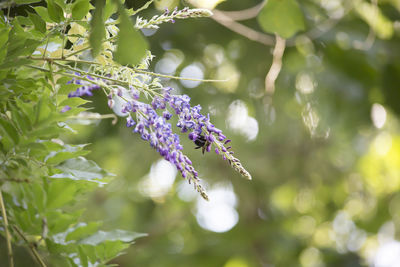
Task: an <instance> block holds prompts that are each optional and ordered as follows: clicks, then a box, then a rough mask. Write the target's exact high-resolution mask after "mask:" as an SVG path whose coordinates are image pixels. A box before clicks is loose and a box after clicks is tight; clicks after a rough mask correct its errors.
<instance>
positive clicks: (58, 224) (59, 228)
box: [46, 210, 83, 234]
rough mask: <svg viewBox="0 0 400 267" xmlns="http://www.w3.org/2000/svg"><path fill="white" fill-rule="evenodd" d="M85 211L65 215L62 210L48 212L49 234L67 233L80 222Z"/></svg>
mask: <svg viewBox="0 0 400 267" xmlns="http://www.w3.org/2000/svg"><path fill="white" fill-rule="evenodd" d="M82 213H83V210H78V211H74V212H68V213H64V212H63V211H60V210H51V211H47V212H46V218H47V225H48V228H49V233H50V234H54V233H60V232H63V231H66V230H67V229H69V228H70V226H71V225H72V224H74V223H76V221H77V220H78V218H79V217H80V216H81V215H82Z"/></svg>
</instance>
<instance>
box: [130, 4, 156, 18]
mask: <svg viewBox="0 0 400 267" xmlns="http://www.w3.org/2000/svg"><path fill="white" fill-rule="evenodd" d="M153 2H154V0H150V1H148V2H147V3H146V4H144V5H143V6H142V7H141V8H139V9H137V10H135V11H134V12H133V14H132V15H136V14H137V13H139V12H140V11H142V10H145V9H147V8H148V7H149V6H150V5H151V3H153Z"/></svg>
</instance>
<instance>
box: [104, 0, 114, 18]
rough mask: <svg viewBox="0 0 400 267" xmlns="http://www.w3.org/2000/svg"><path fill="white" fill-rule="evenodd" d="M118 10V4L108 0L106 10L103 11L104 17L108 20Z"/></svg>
mask: <svg viewBox="0 0 400 267" xmlns="http://www.w3.org/2000/svg"><path fill="white" fill-rule="evenodd" d="M116 11H117V5H115V1H114V0H106V5H105V6H104V11H103V19H104V20H107V19H108V18H109V17H111V15H112V14H114V13H115V12H116Z"/></svg>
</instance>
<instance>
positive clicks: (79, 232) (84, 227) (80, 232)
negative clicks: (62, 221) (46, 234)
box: [65, 222, 102, 242]
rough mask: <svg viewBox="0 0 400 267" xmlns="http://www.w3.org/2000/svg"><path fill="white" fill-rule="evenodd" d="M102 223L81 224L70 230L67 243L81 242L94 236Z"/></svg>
mask: <svg viewBox="0 0 400 267" xmlns="http://www.w3.org/2000/svg"><path fill="white" fill-rule="evenodd" d="M101 224H102V223H101V222H90V223H88V224H86V223H79V224H78V225H76V226H75V227H74V228H72V229H70V230H69V231H70V232H69V233H68V234H67V236H66V237H65V241H67V242H68V241H70V240H80V239H83V238H85V237H87V236H90V235H92V234H94V233H95V232H96V231H97V229H99V227H100V226H101Z"/></svg>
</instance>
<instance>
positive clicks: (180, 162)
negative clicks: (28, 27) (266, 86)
mask: <svg viewBox="0 0 400 267" xmlns="http://www.w3.org/2000/svg"><path fill="white" fill-rule="evenodd" d="M87 79H89V80H92V81H94V79H93V78H92V77H90V76H86V80H87ZM71 83H75V84H82V85H83V86H82V87H79V88H78V89H77V90H76V91H75V92H72V93H70V94H69V97H80V96H84V95H87V96H91V95H92V92H91V91H92V90H94V89H98V88H100V86H99V85H97V84H94V83H93V84H91V83H90V82H89V81H83V80H78V79H74V80H72V81H71ZM107 90H109V94H108V98H109V106H110V108H113V107H114V100H116V102H115V103H117V102H119V103H123V104H122V106H121V107H122V109H121V110H120V111H121V113H122V114H125V115H126V116H127V119H126V126H127V127H129V128H133V132H135V133H138V134H140V136H141V138H142V139H143V140H145V141H148V142H149V144H150V146H151V147H153V148H154V149H155V150H157V151H158V152H159V153H160V155H161V156H162V157H164V159H166V160H167V161H169V162H171V163H172V164H174V165H175V166H176V168H177V169H178V170H179V171H180V173H181V174H182V177H184V178H186V179H187V180H188V182H189V183H192V182H193V185H194V187H195V189H196V190H197V191H198V192H199V193H200V194H201V196H202V197H203V198H205V199H208V196H207V194H206V193H205V192H204V189H203V188H202V186H201V185H200V184H199V181H200V180H199V178H198V173H197V171H196V170H195V169H194V167H193V166H192V162H191V161H190V159H189V158H188V157H187V156H185V155H184V154H183V153H182V149H183V147H182V145H181V144H180V140H179V135H177V134H175V133H173V131H172V126H171V124H170V123H169V122H167V121H168V120H170V119H171V117H172V116H173V114H172V113H175V114H176V116H177V124H176V126H177V127H178V128H179V129H180V130H181V132H182V133H189V134H188V137H189V139H190V140H192V141H193V143H194V144H195V145H196V146H197V147H198V148H199V147H202V148H203V153H204V151H207V152H210V151H211V150H212V147H213V146H214V147H215V149H214V151H215V153H217V154H219V155H221V156H222V158H223V159H224V160H227V161H228V162H229V164H230V165H231V166H232V167H233V168H234V169H235V170H236V171H238V172H239V173H240V174H241V175H242V176H244V177H245V178H247V179H249V180H251V176H250V174H249V173H248V172H247V171H246V170H245V169H244V168H243V166H242V165H241V163H240V161H239V160H238V159H237V158H235V157H234V156H233V152H232V151H230V148H231V147H230V146H228V147H226V145H227V144H228V143H229V142H230V141H231V140H229V139H227V138H226V136H225V135H224V134H223V133H222V131H221V130H220V129H218V128H216V127H215V126H214V125H213V124H212V123H211V122H210V116H209V114H207V116H205V115H203V114H201V112H200V111H201V106H200V105H197V106H194V107H192V106H191V105H190V97H189V96H187V95H173V94H171V90H172V88H170V87H167V88H163V89H162V91H161V92H160V93H158V92H154V91H152V92H151V96H152V98H153V100H152V101H151V103H150V104H147V103H144V102H142V101H141V100H140V99H139V98H140V91H139V90H137V89H136V88H134V87H133V86H129V90H127V89H125V88H124V87H122V86H115V85H114V86H112V87H108V88H107ZM141 90H142V89H141ZM119 105H120V104H119ZM171 112H172V113H171Z"/></svg>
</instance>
